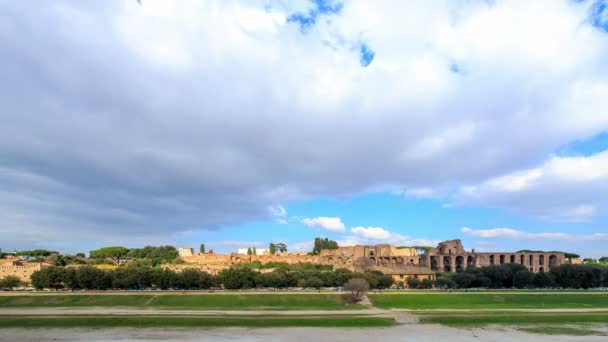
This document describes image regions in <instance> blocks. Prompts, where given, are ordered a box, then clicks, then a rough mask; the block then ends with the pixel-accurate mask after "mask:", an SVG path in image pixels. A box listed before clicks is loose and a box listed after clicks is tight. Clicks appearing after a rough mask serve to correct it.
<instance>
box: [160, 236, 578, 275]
mask: <svg viewBox="0 0 608 342" xmlns="http://www.w3.org/2000/svg"><path fill="white" fill-rule="evenodd" d="M181 250H182V249H181V248H180V256H182V259H183V260H184V261H185V262H186V264H183V265H166V266H165V267H167V268H170V269H173V270H181V269H184V268H197V269H200V270H203V271H206V272H209V273H211V274H217V273H219V272H220V271H222V270H223V269H226V268H228V267H230V266H233V265H238V264H241V263H254V262H259V263H261V264H266V263H269V262H284V263H287V264H297V263H307V262H309V263H313V264H322V265H332V266H333V268H334V269H338V268H346V269H349V270H351V271H354V272H365V271H380V272H382V273H384V274H387V275H390V276H392V277H393V279H394V281H395V283H396V284H397V283H399V282H401V281H403V282H404V283H407V279H408V278H409V277H412V278H417V279H420V280H423V279H431V280H432V279H435V277H436V273H440V272H462V271H464V270H466V269H467V268H470V267H482V266H490V265H502V264H509V263H511V264H521V265H524V266H526V268H528V269H529V270H530V271H531V272H545V271H548V270H550V269H551V268H552V267H555V266H559V265H561V264H562V263H564V262H565V260H566V259H565V257H564V254H563V253H507V252H500V253H499V252H495V253H476V252H475V251H474V250H472V251H467V250H465V249H464V247H463V246H462V243H461V241H460V240H450V241H444V242H441V243H439V244H438V245H437V247H435V248H433V249H430V250H428V251H426V252H425V253H424V254H422V255H419V254H418V253H417V251H416V249H414V248H397V247H395V246H391V245H388V244H381V245H375V246H364V245H357V246H348V247H340V248H337V249H332V250H322V251H321V252H320V253H319V255H311V254H308V253H291V252H285V253H276V254H270V253H263V255H244V254H239V253H232V254H215V253H213V252H210V253H198V254H192V255H182V253H181Z"/></svg>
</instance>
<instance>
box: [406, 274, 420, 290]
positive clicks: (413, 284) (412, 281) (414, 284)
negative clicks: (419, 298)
mask: <svg viewBox="0 0 608 342" xmlns="http://www.w3.org/2000/svg"><path fill="white" fill-rule="evenodd" d="M406 282H407V287H408V288H409V289H418V288H420V280H419V279H418V278H414V277H408V278H407V279H406Z"/></svg>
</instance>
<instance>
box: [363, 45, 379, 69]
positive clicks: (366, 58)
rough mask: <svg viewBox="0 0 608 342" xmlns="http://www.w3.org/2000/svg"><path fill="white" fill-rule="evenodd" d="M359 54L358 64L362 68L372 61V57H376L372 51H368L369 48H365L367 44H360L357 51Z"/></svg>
mask: <svg viewBox="0 0 608 342" xmlns="http://www.w3.org/2000/svg"><path fill="white" fill-rule="evenodd" d="M359 52H360V53H361V57H360V58H359V62H360V63H361V66H363V67H367V66H368V65H369V64H370V63H371V62H372V61H373V60H374V57H375V56H376V53H375V52H374V51H372V49H370V48H369V46H367V44H361V48H360V49H359Z"/></svg>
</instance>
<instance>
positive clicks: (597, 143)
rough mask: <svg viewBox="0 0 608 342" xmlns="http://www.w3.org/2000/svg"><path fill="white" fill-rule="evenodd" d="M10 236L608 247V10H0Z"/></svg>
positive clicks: (9, 6) (28, 243)
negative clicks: (450, 241)
mask: <svg viewBox="0 0 608 342" xmlns="http://www.w3.org/2000/svg"><path fill="white" fill-rule="evenodd" d="M0 87H1V88H0V89H1V91H0V104H1V105H0V248H2V250H3V251H11V250H23V249H33V248H47V249H53V250H59V251H63V252H69V253H76V252H83V251H84V252H86V251H89V250H91V249H94V248H98V247H102V246H109V245H122V246H126V247H142V246H145V245H160V244H170V245H175V246H189V247H194V248H197V246H198V245H199V244H200V243H205V245H206V246H207V249H214V250H215V251H217V252H221V253H226V252H232V251H236V249H237V248H243V247H245V248H246V247H250V246H251V247H253V246H256V247H266V246H268V244H269V243H270V242H275V243H276V242H284V243H286V244H287V245H288V249H289V250H290V251H308V250H310V249H311V247H312V240H313V239H314V238H315V237H317V236H321V237H328V238H330V239H334V240H336V241H338V243H339V244H340V245H353V244H377V243H390V244H393V245H435V244H436V243H437V242H439V241H442V240H448V239H462V241H463V244H464V245H465V248H467V249H475V250H476V251H516V250H520V249H537V250H561V251H567V252H574V253H579V254H581V255H583V256H584V257H600V256H602V255H606V254H607V253H608V252H607V249H606V247H605V246H606V244H607V243H608V110H607V108H608V1H606V0H586V1H574V0H538V1H519V0H511V1H509V0H506V1H498V0H495V1H487V0H486V1H447V0H446V1H428V0H424V1H376V0H375V1H363V0H361V1H354V0H353V1H338V0H335V1H331V0H314V1H310V0H296V1H285V0H261V1H231V0H225V1H224V0H223V1H219V0H218V1H212V0H209V1H194V0H183V1H163V0H140V1H137V0H108V1H94V0H83V1H69V0H54V1H34V0H23V1H2V0H0Z"/></svg>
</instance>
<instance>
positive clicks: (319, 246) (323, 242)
mask: <svg viewBox="0 0 608 342" xmlns="http://www.w3.org/2000/svg"><path fill="white" fill-rule="evenodd" d="M337 248H338V243H337V242H336V241H334V240H330V239H328V238H325V239H322V238H315V245H314V247H313V249H312V253H313V254H315V255H317V254H319V253H321V250H323V249H337Z"/></svg>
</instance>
